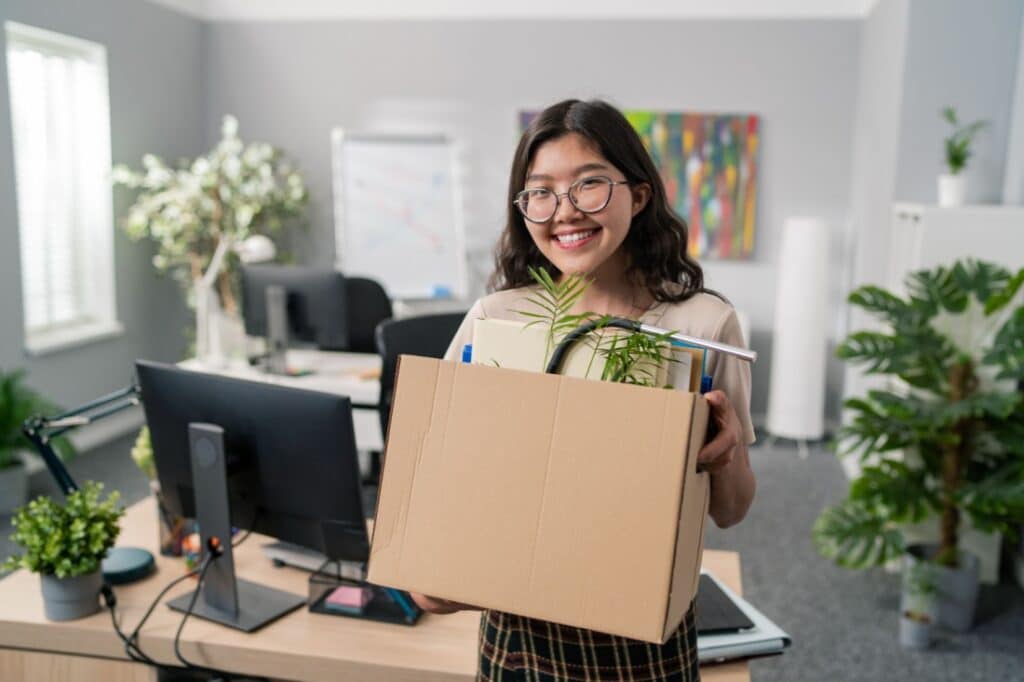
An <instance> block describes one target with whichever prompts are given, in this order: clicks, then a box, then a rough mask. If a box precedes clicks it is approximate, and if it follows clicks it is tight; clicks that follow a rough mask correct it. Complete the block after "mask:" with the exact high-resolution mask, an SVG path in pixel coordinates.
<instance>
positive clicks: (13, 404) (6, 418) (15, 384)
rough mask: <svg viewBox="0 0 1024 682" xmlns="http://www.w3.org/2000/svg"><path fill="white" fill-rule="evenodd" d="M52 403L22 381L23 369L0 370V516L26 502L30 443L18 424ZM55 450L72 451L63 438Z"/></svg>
mask: <svg viewBox="0 0 1024 682" xmlns="http://www.w3.org/2000/svg"><path fill="white" fill-rule="evenodd" d="M53 410H54V406H53V405H52V404H51V403H50V402H49V401H47V400H46V399H44V398H43V397H42V396H41V395H39V394H38V393H37V392H36V391H34V390H32V389H31V388H29V387H28V386H27V385H26V384H25V372H24V371H22V370H15V371H13V372H4V371H2V370H0V516H7V515H10V514H12V513H13V512H14V510H15V509H17V508H18V507H21V506H23V505H24V504H25V503H26V502H27V501H28V468H27V466H26V461H27V460H26V457H27V456H28V455H29V454H31V452H32V450H31V448H32V444H31V443H30V442H29V441H28V439H27V438H25V435H24V433H22V430H21V427H22V424H23V423H24V422H25V420H26V419H28V418H29V417H31V416H32V415H34V414H42V413H46V412H52V411H53ZM55 445H56V446H57V447H56V448H55V450H57V452H58V453H60V454H61V455H63V456H65V457H67V456H70V455H71V454H73V449H72V447H71V444H70V443H69V442H68V441H67V440H66V439H58V440H57V441H56V442H55Z"/></svg>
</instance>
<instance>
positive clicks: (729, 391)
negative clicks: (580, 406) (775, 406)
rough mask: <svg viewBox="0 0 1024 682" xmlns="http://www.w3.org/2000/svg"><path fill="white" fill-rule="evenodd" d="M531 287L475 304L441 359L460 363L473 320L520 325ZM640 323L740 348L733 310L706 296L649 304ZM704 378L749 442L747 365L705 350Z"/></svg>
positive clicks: (528, 306) (751, 437)
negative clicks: (725, 402) (723, 399)
mask: <svg viewBox="0 0 1024 682" xmlns="http://www.w3.org/2000/svg"><path fill="white" fill-rule="evenodd" d="M532 290H533V288H532V287H524V288H521V289H510V290H508V291H499V292H496V293H493V294H490V295H489V296H485V297H484V298H481V299H479V300H477V302H476V303H474V304H473V307H472V308H470V309H469V312H468V313H466V318H465V319H464V320H463V321H462V324H461V325H460V326H459V330H458V331H457V332H456V333H455V338H454V339H452V343H451V345H450V346H448V351H447V352H446V353H445V359H446V360H452V361H455V362H458V361H459V360H461V359H462V348H463V346H465V345H466V344H467V343H472V342H473V320H477V319H482V318H490V319H498V320H521V321H522V320H524V318H523V316H522V315H520V314H518V313H516V312H515V311H516V310H530V309H531V308H532V304H530V303H529V302H528V301H526V297H527V296H528V295H529V293H530V292H531V291H532ZM642 319H643V321H644V322H646V323H648V324H651V325H655V326H658V327H662V328H663V329H669V330H672V331H675V332H679V333H681V334H687V335H689V336H696V337H698V338H701V339H707V340H710V341H721V342H722V343H727V344H729V345H732V346H742V347H745V346H746V344H745V343H744V342H743V334H742V333H741V332H740V324H739V320H738V319H737V317H736V311H735V310H733V307H732V306H731V305H729V304H728V303H725V302H724V301H722V300H721V299H720V298H718V297H717V296H712V295H711V294H703V293H702V294H696V295H694V296H692V297H691V298H689V299H687V300H686V301H683V302H682V303H655V304H654V306H653V307H652V308H651V309H650V310H648V311H647V313H645V314H644V316H643V318H642ZM706 371H707V373H708V374H710V375H711V377H712V385H713V387H714V388H716V389H721V390H722V391H724V392H725V394H726V395H727V396H728V397H729V400H730V401H731V402H732V404H733V408H734V409H735V410H736V415H737V416H738V417H739V420H740V425H741V426H742V428H743V437H744V440H745V441H746V442H747V443H748V444H750V443H753V442H754V426H753V424H752V423H751V421H750V364H749V363H748V362H746V361H745V360H741V359H739V358H736V357H733V356H731V355H723V354H721V353H716V352H714V351H708V356H707V369H706Z"/></svg>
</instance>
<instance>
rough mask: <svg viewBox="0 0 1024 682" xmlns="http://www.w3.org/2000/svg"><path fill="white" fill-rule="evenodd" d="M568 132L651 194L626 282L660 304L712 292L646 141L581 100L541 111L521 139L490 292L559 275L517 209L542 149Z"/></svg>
mask: <svg viewBox="0 0 1024 682" xmlns="http://www.w3.org/2000/svg"><path fill="white" fill-rule="evenodd" d="M569 133H577V134H579V135H581V136H583V137H584V138H586V139H587V140H589V141H590V142H591V143H592V144H593V145H595V146H596V147H597V150H598V151H599V152H600V154H601V155H602V156H603V157H604V158H606V159H607V160H608V161H610V162H611V163H612V165H613V166H615V167H616V168H618V169H619V170H620V171H621V172H622V173H623V175H625V176H626V179H627V180H628V181H629V183H630V185H637V184H640V183H646V184H647V185H648V186H650V188H651V197H650V200H649V201H648V202H647V205H646V206H645V207H644V208H643V210H642V211H640V212H639V213H638V214H637V215H636V216H635V217H634V218H633V222H632V225H631V226H630V229H629V233H628V234H627V235H626V239H625V241H623V248H625V249H626V253H627V254H628V256H629V258H628V261H629V266H628V268H627V271H626V276H627V277H628V278H630V280H631V281H632V282H633V283H634V284H635V285H637V286H641V287H643V288H645V289H646V290H647V291H648V292H650V294H651V296H652V297H654V299H655V300H656V301H669V302H678V301H684V300H686V299H688V298H690V297H691V296H693V295H694V294H695V293H698V292H700V291H706V289H705V288H704V271H703V270H701V267H700V265H699V264H698V263H697V261H696V260H694V259H693V258H692V257H690V255H689V254H688V253H687V251H686V245H687V235H688V232H689V230H688V229H687V227H686V221H684V220H683V219H682V218H681V217H680V216H679V215H677V214H676V213H675V212H674V211H673V210H672V208H671V207H670V206H669V204H668V201H667V200H666V197H665V186H664V184H662V181H661V176H660V175H659V174H658V169H657V168H655V166H654V162H653V161H651V157H650V155H649V154H648V153H647V150H646V149H644V146H643V143H642V142H641V141H640V136H639V135H637V133H636V131H635V130H633V126H631V125H630V124H629V121H627V120H626V117H625V116H623V115H622V113H621V112H620V111H619V110H618V109H616V108H615V107H613V106H612V105H610V104H608V103H607V102H604V101H601V100H591V101H587V102H584V101H581V100H575V99H569V100H565V101H563V102H559V103H558V104H554V105H552V106H550V107H548V108H547V109H545V110H544V111H542V112H541V113H540V114H539V115H538V116H537V117H536V118H535V119H534V120H533V122H532V123H530V126H529V128H527V130H526V131H525V132H524V133H523V136H522V137H521V138H520V139H519V146H518V147H516V154H515V158H514V159H513V160H512V172H511V175H510V176H509V181H508V202H507V206H508V219H507V221H506V223H505V229H504V231H503V232H502V235H501V239H500V241H499V242H498V246H497V248H496V250H495V257H494V261H495V269H494V274H493V275H491V278H490V281H489V282H488V288H489V289H490V290H491V291H501V290H504V289H515V288H517V287H522V286H527V285H530V284H533V283H534V280H533V278H532V277H531V276H530V273H529V270H528V268H530V267H533V268H544V269H546V270H547V271H548V273H549V274H550V275H551V276H552V277H557V276H558V275H560V274H561V272H560V271H559V270H558V268H556V267H555V266H554V265H553V264H552V263H551V261H549V260H548V259H547V258H546V257H545V256H544V254H542V253H541V252H540V249H538V248H537V245H536V244H534V242H533V238H532V237H531V236H530V232H529V230H528V229H527V228H526V222H525V219H524V218H523V216H522V214H520V213H519V211H518V210H517V209H516V208H515V207H514V206H513V203H512V202H513V201H514V200H515V197H516V194H518V193H519V192H520V191H522V190H523V189H524V187H525V185H526V173H527V171H528V169H529V167H530V164H531V163H532V162H533V157H534V154H535V153H536V151H537V149H538V148H539V147H540V146H541V145H542V144H544V143H545V142H547V141H549V140H554V139H556V138H559V137H562V136H563V135H567V134H569ZM712 293H713V292H712Z"/></svg>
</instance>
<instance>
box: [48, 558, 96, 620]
mask: <svg viewBox="0 0 1024 682" xmlns="http://www.w3.org/2000/svg"><path fill="white" fill-rule="evenodd" d="M39 577H40V578H41V581H42V589H43V610H44V611H45V613H46V617H47V618H49V619H50V620H75V619H76V618H85V617H86V616H91V615H92V614H94V613H96V612H97V611H99V610H100V587H101V586H102V585H103V574H102V573H101V572H100V571H98V570H97V571H95V572H93V573H89V574H88V575H79V576H75V577H74V578H57V577H54V576H52V575H41V576H39Z"/></svg>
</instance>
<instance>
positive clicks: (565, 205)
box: [554, 193, 583, 223]
mask: <svg viewBox="0 0 1024 682" xmlns="http://www.w3.org/2000/svg"><path fill="white" fill-rule="evenodd" d="M558 199H559V201H558V206H557V207H556V208H555V215H554V219H555V222H559V223H570V222H572V221H574V220H579V219H580V218H582V217H583V211H581V210H579V209H578V208H576V204H574V203H572V201H571V200H570V199H569V194H568V193H565V194H563V195H561V196H560V197H558Z"/></svg>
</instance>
